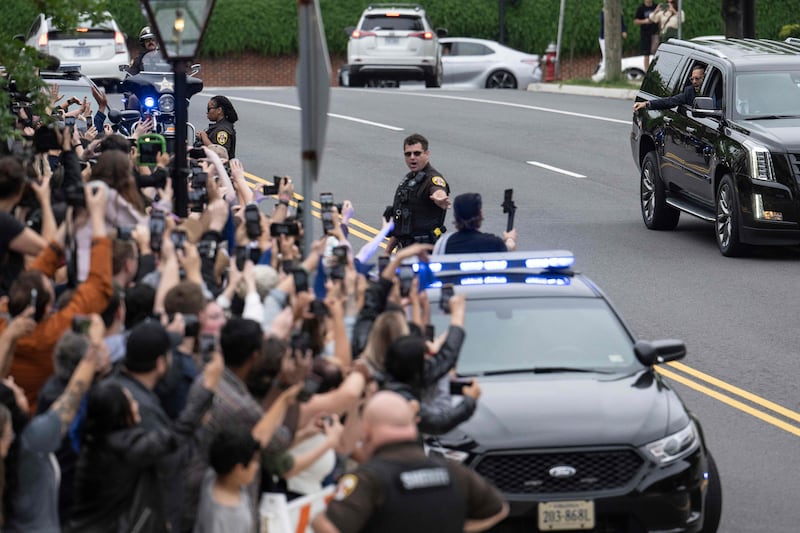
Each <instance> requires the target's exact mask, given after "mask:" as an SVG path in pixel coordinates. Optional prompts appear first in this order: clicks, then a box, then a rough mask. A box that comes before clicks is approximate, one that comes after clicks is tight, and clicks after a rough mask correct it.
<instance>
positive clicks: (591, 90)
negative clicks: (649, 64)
mask: <svg viewBox="0 0 800 533" xmlns="http://www.w3.org/2000/svg"><path fill="white" fill-rule="evenodd" d="M528 90H529V91H534V92H542V93H561V94H577V95H582V96H602V97H605V98H619V99H623V100H633V99H634V98H636V93H637V92H638V89H613V88H605V87H589V86H586V85H564V84H563V83H558V84H556V83H531V84H530V85H528Z"/></svg>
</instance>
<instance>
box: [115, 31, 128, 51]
mask: <svg viewBox="0 0 800 533" xmlns="http://www.w3.org/2000/svg"><path fill="white" fill-rule="evenodd" d="M114 53H115V54H124V53H125V37H123V35H122V32H121V31H115V32H114Z"/></svg>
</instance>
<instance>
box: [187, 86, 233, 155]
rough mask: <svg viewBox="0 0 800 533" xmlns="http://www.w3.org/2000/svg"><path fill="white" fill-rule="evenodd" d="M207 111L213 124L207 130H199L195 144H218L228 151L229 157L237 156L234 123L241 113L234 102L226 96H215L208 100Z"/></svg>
mask: <svg viewBox="0 0 800 533" xmlns="http://www.w3.org/2000/svg"><path fill="white" fill-rule="evenodd" d="M206 112H207V116H208V120H209V121H211V124H209V125H208V129H207V130H205V131H198V132H197V139H196V140H195V146H209V145H211V144H218V145H220V146H222V147H224V148H225V149H226V150H227V151H228V158H229V159H233V158H235V157H236V129H235V128H234V127H233V125H234V123H235V122H236V121H237V120H239V115H238V114H237V113H236V110H235V109H234V108H233V104H232V103H231V101H230V100H228V98H227V97H225V96H215V97H213V98H212V99H211V100H209V101H208V106H207V107H206Z"/></svg>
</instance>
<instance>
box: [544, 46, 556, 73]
mask: <svg viewBox="0 0 800 533" xmlns="http://www.w3.org/2000/svg"><path fill="white" fill-rule="evenodd" d="M555 79H556V43H550V44H549V45H547V50H545V51H544V81H555Z"/></svg>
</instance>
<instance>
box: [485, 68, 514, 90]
mask: <svg viewBox="0 0 800 533" xmlns="http://www.w3.org/2000/svg"><path fill="white" fill-rule="evenodd" d="M486 88H487V89H516V88H517V78H515V77H514V75H513V74H511V73H510V72H509V71H507V70H496V71H494V72H492V73H491V74H489V77H488V78H486Z"/></svg>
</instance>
